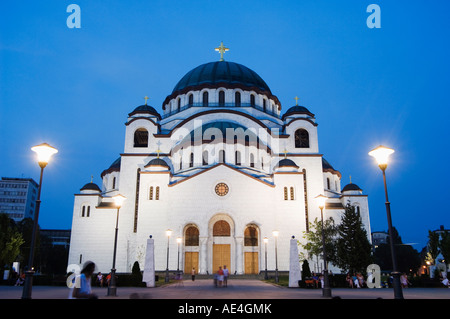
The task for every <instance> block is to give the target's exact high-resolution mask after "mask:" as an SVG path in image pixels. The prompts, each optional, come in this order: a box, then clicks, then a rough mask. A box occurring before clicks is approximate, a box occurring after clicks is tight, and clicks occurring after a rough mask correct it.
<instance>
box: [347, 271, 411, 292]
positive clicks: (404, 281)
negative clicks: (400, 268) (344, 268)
mask: <svg viewBox="0 0 450 319" xmlns="http://www.w3.org/2000/svg"><path fill="white" fill-rule="evenodd" d="M381 279H382V280H381V287H382V288H385V287H389V285H390V284H391V285H392V276H391V277H390V278H389V282H388V281H387V280H386V279H385V280H383V278H381ZM368 280H369V282H370V280H372V279H371V277H369V278H368ZM346 281H347V283H348V287H349V288H364V287H367V282H366V280H365V279H364V276H363V275H362V274H361V273H356V274H350V273H348V274H347V277H346ZM400 285H401V286H402V288H408V287H409V286H411V283H410V281H409V280H408V276H407V275H406V273H402V274H401V276H400Z"/></svg>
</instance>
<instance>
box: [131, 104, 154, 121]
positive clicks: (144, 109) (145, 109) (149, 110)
mask: <svg viewBox="0 0 450 319" xmlns="http://www.w3.org/2000/svg"><path fill="white" fill-rule="evenodd" d="M139 113H142V114H151V115H155V116H157V117H158V118H159V119H161V115H159V113H158V111H156V110H155V108H154V107H152V106H150V105H147V104H144V105H140V106H138V107H137V108H135V109H134V110H133V112H131V113H129V114H128V116H132V115H135V114H139Z"/></svg>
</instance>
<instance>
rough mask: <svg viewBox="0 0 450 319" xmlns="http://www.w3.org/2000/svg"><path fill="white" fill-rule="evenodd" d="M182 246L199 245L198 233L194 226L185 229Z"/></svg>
mask: <svg viewBox="0 0 450 319" xmlns="http://www.w3.org/2000/svg"><path fill="white" fill-rule="evenodd" d="M184 245H185V246H198V245H199V231H198V228H197V227H195V226H189V227H188V228H187V229H186V233H185V236H184Z"/></svg>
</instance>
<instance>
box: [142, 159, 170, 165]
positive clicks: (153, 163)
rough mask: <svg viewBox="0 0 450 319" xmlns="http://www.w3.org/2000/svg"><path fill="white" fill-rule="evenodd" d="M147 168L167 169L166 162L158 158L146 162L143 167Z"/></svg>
mask: <svg viewBox="0 0 450 319" xmlns="http://www.w3.org/2000/svg"><path fill="white" fill-rule="evenodd" d="M147 166H164V167H169V165H168V164H167V162H166V161H165V160H163V159H160V158H154V159H152V160H151V161H150V162H148V164H147V165H145V167H147Z"/></svg>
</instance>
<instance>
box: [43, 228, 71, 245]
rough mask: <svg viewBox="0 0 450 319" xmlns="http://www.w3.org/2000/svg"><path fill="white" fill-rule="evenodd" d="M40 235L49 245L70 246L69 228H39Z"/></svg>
mask: <svg viewBox="0 0 450 319" xmlns="http://www.w3.org/2000/svg"><path fill="white" fill-rule="evenodd" d="M40 234H41V236H45V237H46V238H47V239H48V242H49V244H50V245H51V246H64V247H65V248H68V247H69V246H70V229H41V230H40Z"/></svg>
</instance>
